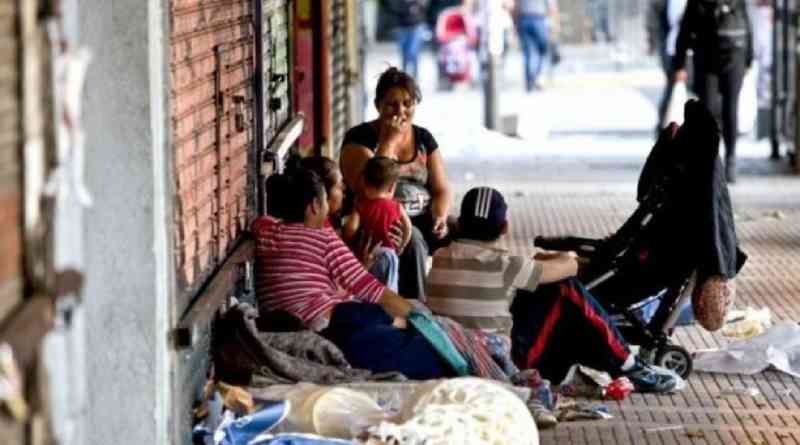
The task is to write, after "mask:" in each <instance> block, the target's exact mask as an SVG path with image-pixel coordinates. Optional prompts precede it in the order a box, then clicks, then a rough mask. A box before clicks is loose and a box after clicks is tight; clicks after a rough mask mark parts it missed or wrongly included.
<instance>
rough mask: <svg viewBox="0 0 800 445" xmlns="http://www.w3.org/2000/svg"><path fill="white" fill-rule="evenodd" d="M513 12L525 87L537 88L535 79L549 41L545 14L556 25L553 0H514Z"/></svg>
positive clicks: (555, 7) (556, 11)
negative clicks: (520, 50)
mask: <svg viewBox="0 0 800 445" xmlns="http://www.w3.org/2000/svg"><path fill="white" fill-rule="evenodd" d="M514 13H515V14H514V15H515V18H516V23H517V32H518V33H519V42H520V45H521V46H522V56H523V63H524V68H525V89H526V90H527V91H529V92H530V91H533V90H534V89H541V84H539V82H538V79H539V74H540V73H541V71H542V64H543V62H544V57H545V55H546V54H547V50H548V47H549V42H550V35H549V34H550V29H549V28H550V26H551V25H550V23H549V20H550V19H549V18H551V17H552V19H553V26H556V27H557V26H558V6H557V4H556V0H516V4H515V5H514Z"/></svg>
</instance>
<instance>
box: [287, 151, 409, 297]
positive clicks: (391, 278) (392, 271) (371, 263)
mask: <svg viewBox="0 0 800 445" xmlns="http://www.w3.org/2000/svg"><path fill="white" fill-rule="evenodd" d="M299 169H306V170H310V171H312V172H314V173H316V174H317V175H318V176H319V177H320V179H322V182H323V183H324V184H325V193H326V194H327V196H328V219H327V221H326V223H325V225H326V227H330V228H332V229H333V230H334V231H336V233H337V234H338V235H339V237H340V238H341V237H342V215H341V213H342V201H343V200H344V182H343V181H342V173H341V172H340V171H339V166H337V165H336V163H335V162H333V161H332V160H330V159H329V158H326V157H325V156H310V157H307V158H302V159H295V160H294V161H293V162H290V163H289V166H288V167H287V171H288V172H289V173H292V172H295V171H298V170H299ZM278 193H280V192H278ZM353 253H354V254H355V255H356V257H357V258H359V259H360V260H361V262H362V263H363V264H364V266H365V267H366V268H367V270H369V272H370V273H371V274H372V275H373V276H374V277H375V278H377V279H378V281H380V282H381V283H383V284H384V285H386V286H387V287H388V288H389V289H391V290H393V291H394V292H397V283H398V276H399V258H398V256H397V253H396V252H395V251H394V250H393V249H391V248H387V247H383V246H380V245H378V246H371V245H363V246H360V248H359V249H357V250H356V251H355V252H353Z"/></svg>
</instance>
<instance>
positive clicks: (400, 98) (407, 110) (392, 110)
mask: <svg viewBox="0 0 800 445" xmlns="http://www.w3.org/2000/svg"><path fill="white" fill-rule="evenodd" d="M416 107H417V101H416V100H415V99H414V96H413V95H411V94H410V93H409V92H408V91H407V90H406V89H405V88H402V87H394V88H391V89H389V91H387V92H386V94H384V96H383V97H382V98H381V99H380V100H379V101H378V105H377V108H378V114H379V115H380V119H381V120H382V121H385V122H391V121H392V119H393V118H394V117H395V116H397V118H398V119H400V123H401V124H410V123H411V122H412V120H413V119H414V110H415V109H416Z"/></svg>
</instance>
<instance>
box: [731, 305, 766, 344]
mask: <svg viewBox="0 0 800 445" xmlns="http://www.w3.org/2000/svg"><path fill="white" fill-rule="evenodd" d="M771 325H772V316H771V314H770V311H769V308H766V307H765V308H761V309H755V308H752V307H750V306H748V307H747V308H746V309H745V310H743V311H731V312H729V313H728V317H727V318H726V320H725V326H724V327H723V328H722V335H724V336H726V337H735V338H739V339H747V338H750V337H755V336H756V335H761V334H763V333H764V331H766V330H767V328H769V327H770V326H771Z"/></svg>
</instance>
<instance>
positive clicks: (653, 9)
mask: <svg viewBox="0 0 800 445" xmlns="http://www.w3.org/2000/svg"><path fill="white" fill-rule="evenodd" d="M686 1H687V0H650V4H649V5H648V8H647V21H646V26H647V40H648V46H649V51H648V52H649V53H650V54H654V53H656V52H657V53H658V57H659V59H660V61H661V69H662V70H663V71H664V77H665V78H666V86H665V87H664V92H663V93H662V94H661V100H660V101H659V103H658V124H657V126H656V134H658V133H659V132H660V131H661V129H662V128H664V125H666V124H667V123H668V122H664V119H665V118H666V115H667V107H669V103H670V100H671V99H672V91H673V90H674V89H675V72H674V70H673V67H672V65H673V59H674V58H675V46H676V43H677V40H678V32H680V29H681V19H682V18H683V11H684V10H685V9H686Z"/></svg>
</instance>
